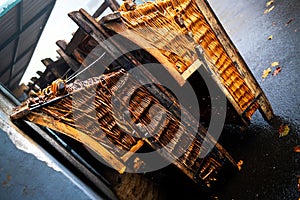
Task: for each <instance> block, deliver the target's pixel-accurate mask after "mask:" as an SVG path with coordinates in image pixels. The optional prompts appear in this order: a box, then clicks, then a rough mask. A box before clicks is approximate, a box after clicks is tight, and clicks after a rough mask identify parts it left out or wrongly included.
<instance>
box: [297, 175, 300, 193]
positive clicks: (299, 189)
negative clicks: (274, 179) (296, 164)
mask: <svg viewBox="0 0 300 200" xmlns="http://www.w3.org/2000/svg"><path fill="white" fill-rule="evenodd" d="M297 186H298V192H300V176H298V185H297Z"/></svg>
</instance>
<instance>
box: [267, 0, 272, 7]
mask: <svg viewBox="0 0 300 200" xmlns="http://www.w3.org/2000/svg"><path fill="white" fill-rule="evenodd" d="M273 3H274V0H270V1H268V2H267V3H266V7H268V6H270V5H272V4H273Z"/></svg>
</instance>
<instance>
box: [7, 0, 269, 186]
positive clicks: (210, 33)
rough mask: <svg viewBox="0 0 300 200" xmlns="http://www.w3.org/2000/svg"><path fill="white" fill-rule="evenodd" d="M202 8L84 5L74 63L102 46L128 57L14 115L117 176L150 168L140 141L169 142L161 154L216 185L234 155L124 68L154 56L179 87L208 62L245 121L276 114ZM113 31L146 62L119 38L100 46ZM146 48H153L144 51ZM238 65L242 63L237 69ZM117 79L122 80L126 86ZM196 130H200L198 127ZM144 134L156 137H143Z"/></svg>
mask: <svg viewBox="0 0 300 200" xmlns="http://www.w3.org/2000/svg"><path fill="white" fill-rule="evenodd" d="M200 5H206V4H203V1H194V0H183V1H177V0H165V1H156V2H152V3H145V4H143V5H139V6H134V7H130V6H129V7H128V6H125V7H124V6H123V7H121V8H120V11H119V12H117V13H114V14H112V15H108V16H105V17H104V18H102V19H101V20H100V21H98V20H95V19H94V18H93V17H91V16H89V14H88V13H86V12H85V11H84V10H80V11H78V12H73V13H70V14H69V16H70V17H71V18H72V19H73V20H74V21H75V22H76V23H77V24H78V25H79V26H80V27H81V28H82V30H83V31H85V34H86V35H85V36H84V38H83V39H82V40H81V42H80V43H79V45H78V46H77V48H76V49H75V50H74V51H73V52H72V56H73V57H74V58H75V59H76V62H78V63H79V64H80V65H82V66H88V65H89V64H88V62H87V60H93V59H96V58H97V57H99V55H94V52H93V49H94V47H95V46H97V45H99V44H100V46H101V48H100V50H99V51H100V52H101V51H104V52H108V54H109V55H110V56H112V57H114V53H115V52H118V51H120V52H121V54H122V52H124V54H123V56H121V58H118V59H117V61H116V62H114V63H112V64H111V66H105V67H106V68H107V71H106V73H105V74H103V75H99V76H95V77H92V78H89V79H87V80H83V81H75V82H74V83H67V84H65V82H61V81H56V82H54V83H53V84H52V85H51V86H49V87H48V88H47V89H46V90H44V92H42V93H40V94H38V95H37V97H31V98H29V99H28V100H26V101H25V102H24V103H23V104H22V105H21V106H20V107H18V108H17V109H16V110H15V112H14V113H13V114H12V118H13V119H19V118H24V117H26V119H27V120H30V121H32V122H34V123H37V124H40V125H43V126H47V127H49V128H51V129H54V130H56V131H59V132H61V133H64V134H66V135H67V136H69V137H71V138H73V139H75V140H77V141H79V142H81V143H83V144H84V145H86V146H87V147H88V148H89V149H91V150H92V151H94V152H95V153H96V154H98V155H99V156H100V157H101V159H103V160H104V161H105V162H106V163H108V165H110V166H112V167H113V168H114V169H116V170H118V171H119V172H120V173H123V172H124V171H126V170H129V171H131V172H135V171H139V170H140V169H142V168H147V167H148V165H149V166H151V163H149V162H148V163H147V162H144V161H143V160H141V159H140V158H139V157H138V156H135V154H134V153H135V152H139V153H143V150H144V149H143V146H148V147H150V148H151V149H152V150H153V151H157V152H160V151H159V150H160V149H162V148H165V147H166V148H165V149H166V151H164V152H160V153H158V154H159V155H160V156H161V158H162V159H166V160H174V162H173V164H174V165H175V166H176V167H178V168H179V169H180V170H181V171H182V172H183V173H185V174H186V175H187V176H188V177H190V178H191V179H193V180H194V181H195V182H204V183H205V184H206V185H210V184H211V183H213V182H215V181H216V179H217V176H218V174H219V172H220V170H221V169H222V167H223V166H224V164H225V163H229V164H230V165H231V166H233V167H234V168H235V167H236V163H235V161H234V160H233V158H232V157H231V156H230V155H229V154H228V153H227V152H226V150H225V149H224V148H223V147H222V146H221V145H220V144H218V143H217V142H216V141H214V138H213V137H210V135H209V133H207V131H206V129H205V128H204V127H203V126H202V125H201V124H199V122H198V121H197V120H195V119H194V117H193V116H192V115H191V114H190V113H189V112H188V111H187V110H183V111H182V112H183V114H184V115H185V116H186V117H187V118H188V119H189V120H188V121H189V124H187V123H183V122H181V121H180V120H179V117H180V116H178V114H177V112H176V110H178V105H177V103H176V100H175V99H174V98H173V97H172V95H170V93H169V92H168V91H166V90H164V89H163V88H161V87H159V86H153V87H152V88H151V87H150V88H147V87H140V88H139V89H138V90H137V91H131V90H132V88H135V85H138V83H139V82H140V80H136V79H134V78H128V77H130V75H128V74H127V72H126V71H127V70H129V69H132V68H134V67H136V66H139V63H140V62H143V61H144V60H143V59H144V58H146V59H148V60H149V59H150V60H155V61H156V62H159V63H161V64H162V66H163V67H164V68H165V69H166V70H167V71H168V72H169V73H170V74H171V75H172V77H173V78H174V80H176V81H177V83H178V87H180V86H182V85H184V84H185V82H186V81H188V80H189V79H190V77H191V76H192V74H193V72H195V71H196V70H197V68H199V67H201V66H205V67H206V69H207V70H208V71H210V73H212V77H213V79H214V80H215V82H216V83H217V85H218V86H219V87H220V89H221V90H222V91H223V92H224V94H225V95H226V97H227V99H228V101H229V102H230V103H231V105H233V107H234V109H235V111H236V112H237V115H238V116H239V117H240V118H241V119H242V121H243V122H245V123H247V122H249V120H250V118H251V116H252V115H253V113H254V112H255V111H256V110H257V109H260V110H262V111H263V115H264V117H265V118H266V119H268V120H270V119H271V117H272V115H273V113H272V110H271V108H270V105H269V103H268V101H267V99H266V98H265V96H264V94H263V92H262V91H261V89H260V87H259V86H258V85H257V83H256V82H255V79H254V78H253V76H252V75H251V73H250V72H249V70H248V68H246V67H245V64H244V63H243V62H242V61H241V59H240V57H239V55H238V54H236V55H233V54H232V53H230V51H229V50H228V46H225V45H224V38H223V39H220V38H219V37H217V36H216V34H215V29H214V28H213V26H212V25H211V24H212V22H211V21H209V20H208V18H207V12H206V15H204V12H203V10H205V9H207V8H205V9H203V8H201V7H199V6H200ZM208 13H209V12H208ZM210 13H211V12H210ZM115 34H119V35H121V36H122V37H123V38H126V39H127V40H128V41H130V42H132V43H135V44H137V45H138V46H139V47H140V48H141V49H143V51H142V53H143V59H139V57H138V53H137V52H133V53H132V54H131V53H128V52H127V51H126V46H124V45H122V44H120V43H118V42H117V41H113V40H112V41H111V43H110V44H109V46H103V45H101V43H102V42H103V41H104V40H106V39H107V38H109V37H111V36H114V35H115ZM74 37H75V36H74ZM227 42H228V41H227ZM149 45H150V46H151V47H153V48H146V47H149ZM145 46H146V47H145ZM230 48H231V51H232V47H230ZM230 48H229V49H230ZM197 49H198V50H199V49H200V50H203V51H202V52H201V51H197ZM66 51H67V49H66ZM144 54H147V56H145V55H144ZM87 57H88V59H87ZM236 57H237V58H236ZM237 63H238V64H239V66H240V68H237V66H236V65H237ZM98 64H99V63H98ZM116 66H118V67H117V68H118V69H117V68H116ZM119 66H121V69H119ZM103 68H104V67H103ZM116 69H117V70H116ZM241 69H242V70H241ZM141 71H142V72H143V76H144V77H147V78H149V79H150V80H153V78H154V77H152V76H151V74H149V73H148V72H147V69H144V68H141ZM241 72H243V73H241ZM93 74H95V73H94V72H93ZM122 77H123V78H122ZM124 77H125V78H124ZM126 77H127V78H126ZM119 79H122V80H124V81H123V84H120V81H119ZM154 82H157V81H154ZM121 83H122V81H121ZM125 83H126V84H125ZM61 84H64V86H63V87H62V88H64V89H63V90H62V91H60V90H59V89H57V87H58V85H61ZM117 91H118V92H119V93H118V95H117V96H118V97H119V98H118V99H115V100H116V101H117V103H116V102H112V100H111V97H112V96H116V92H117ZM128 94H131V96H128ZM74 99H76V101H74ZM91 102H92V103H91ZM128 102H129V104H128ZM112 104H114V105H119V107H118V109H117V110H112ZM153 105H159V106H158V108H159V109H158V108H157V107H156V109H158V110H155V109H154V111H153V110H152V112H155V113H156V115H155V120H154V122H153V123H150V122H151V121H153V119H152V120H151V116H153V115H151V113H149V110H150V109H149V108H150V107H153ZM170 105H172V106H170ZM154 108H155V107H154ZM162 110H163V111H164V113H167V118H166V120H162V115H161V114H160V112H161V111H162ZM124 113H129V114H128V115H127V116H130V117H129V118H128V121H133V122H134V123H135V125H138V126H137V127H143V126H144V125H149V124H151V126H146V127H147V128H148V129H147V130H145V129H143V128H142V129H139V128H137V127H136V126H132V125H131V124H130V123H126V120H125V122H122V120H119V121H118V118H116V117H115V115H122V114H124ZM181 114H182V113H181ZM178 127H183V128H181V129H179V128H178ZM194 127H199V128H198V129H197V130H194ZM145 132H146V133H148V134H150V135H151V134H152V137H145V135H144V134H145ZM192 132H195V133H196V134H192ZM133 133H135V134H134V136H133ZM205 137H206V138H207V137H208V138H209V141H210V142H209V144H208V145H212V146H214V148H213V149H212V150H211V151H210V153H209V154H207V156H206V157H204V158H203V157H200V156H199V155H200V154H201V152H203V151H204V152H205V151H206V149H209V147H208V146H203V145H202V143H203V139H204V138H205ZM177 144H180V145H183V146H182V147H181V146H180V145H179V146H178V145H177ZM178 155H179V156H178Z"/></svg>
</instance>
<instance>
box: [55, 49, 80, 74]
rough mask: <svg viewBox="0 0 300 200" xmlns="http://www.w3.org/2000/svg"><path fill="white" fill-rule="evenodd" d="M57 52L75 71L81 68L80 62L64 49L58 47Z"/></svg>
mask: <svg viewBox="0 0 300 200" xmlns="http://www.w3.org/2000/svg"><path fill="white" fill-rule="evenodd" d="M57 53H58V54H59V55H60V56H61V57H62V58H63V59H64V60H65V61H66V63H67V64H68V65H69V66H70V68H71V69H72V70H73V71H77V70H78V69H79V68H80V64H78V62H76V61H75V60H74V59H73V58H72V57H70V56H68V55H67V54H66V53H65V52H64V51H63V50H61V49H58V50H57Z"/></svg>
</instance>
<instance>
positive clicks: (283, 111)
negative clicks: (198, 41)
mask: <svg viewBox="0 0 300 200" xmlns="http://www.w3.org/2000/svg"><path fill="white" fill-rule="evenodd" d="M209 3H210V4H211V6H212V8H213V9H214V11H215V13H216V14H217V15H218V17H219V19H220V21H221V23H222V24H223V26H224V28H225V29H226V31H227V33H228V34H229V36H230V38H231V39H232V41H233V42H234V44H235V45H236V47H237V48H238V50H239V51H240V53H241V55H242V57H243V58H244V59H245V61H246V63H247V64H248V66H249V68H250V69H251V71H252V73H253V74H254V76H255V78H256V79H257V80H258V82H259V83H260V85H261V87H262V89H263V91H264V92H265V94H266V96H267V97H268V99H269V100H270V102H271V105H272V107H273V109H274V112H275V114H276V115H277V116H279V117H280V118H282V119H283V122H284V123H286V124H288V126H289V127H290V129H291V130H290V132H289V134H288V135H287V136H285V137H279V133H278V130H277V128H272V127H271V126H269V125H268V124H267V123H266V122H265V121H264V120H263V118H262V117H261V115H260V114H259V113H256V114H255V115H254V117H253V119H252V121H251V123H252V124H251V125H250V126H249V127H248V128H247V129H246V130H245V131H241V130H239V129H238V128H225V130H224V133H223V134H222V137H221V140H220V142H221V143H223V145H224V146H225V148H226V149H227V150H228V151H229V152H230V153H231V154H232V155H233V157H234V158H235V159H237V160H239V159H241V160H243V161H244V165H243V166H242V170H241V171H240V172H238V173H237V174H236V175H234V176H232V177H230V178H229V179H228V180H226V181H224V182H222V185H220V186H219V187H218V189H216V191H215V192H214V194H213V195H212V196H214V197H215V198H218V199H273V200H274V199H298V198H299V197H300V195H299V192H298V191H297V180H298V178H297V176H299V175H300V154H299V153H296V152H294V151H293V148H294V147H295V146H296V145H300V120H299V118H300V91H299V83H300V80H299V75H300V71H299V67H300V59H299V55H300V45H299V44H300V12H299V10H300V1H299V0H289V1H277V0H274V2H273V4H272V5H270V6H268V7H266V3H267V1H259V0H247V1H246V0H223V1H222V2H220V1H217V0H209ZM272 6H274V7H273V9H272V10H271V11H270V12H268V13H266V14H264V11H265V10H266V9H269V8H271V7H272ZM271 35H272V39H271V40H268V37H269V36H271ZM275 61H276V62H279V66H280V67H281V68H282V70H281V72H280V73H279V74H278V75H277V76H272V72H273V71H274V70H275V68H276V67H271V63H272V62H275ZM269 67H271V69H272V72H271V73H270V74H269V76H268V77H267V78H266V79H265V80H263V79H262V78H261V76H262V74H263V71H264V70H265V69H267V68H269ZM229 143H230V145H229Z"/></svg>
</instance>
